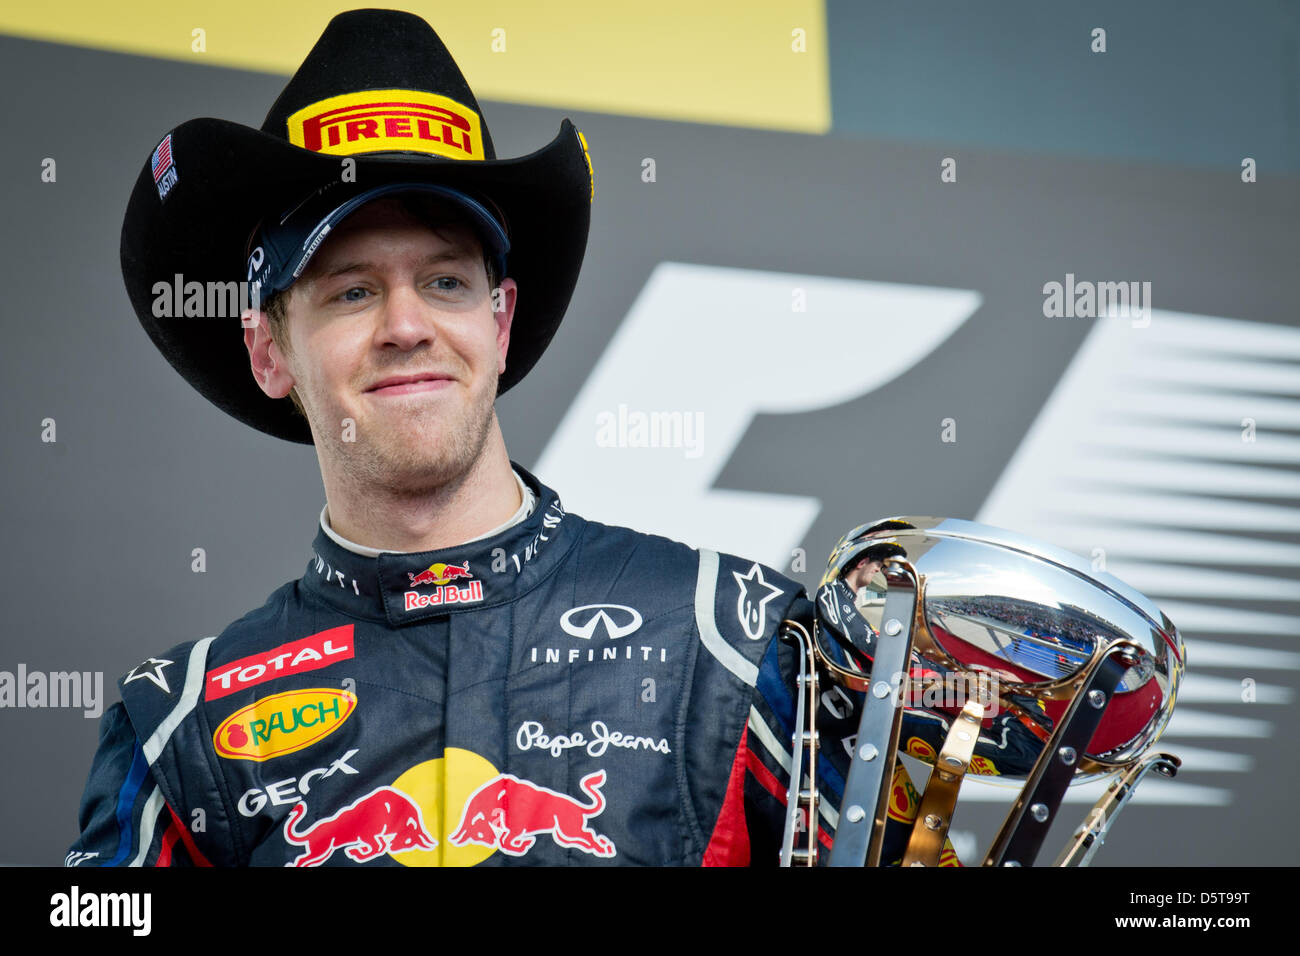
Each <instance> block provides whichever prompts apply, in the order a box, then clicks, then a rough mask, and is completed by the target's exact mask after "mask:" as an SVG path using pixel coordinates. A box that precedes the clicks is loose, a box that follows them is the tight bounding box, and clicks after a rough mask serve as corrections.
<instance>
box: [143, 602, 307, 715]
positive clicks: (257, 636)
mask: <svg viewBox="0 0 1300 956" xmlns="http://www.w3.org/2000/svg"><path fill="white" fill-rule="evenodd" d="M296 587H297V582H296V581H289V582H287V583H285V584H283V585H281V586H280V587H278V588H276V590H275V591H273V592H272V593H271V595H270V596H269V597H268V598H267V599H266V601H265V602H263V604H262V605H261V606H260V607H257V608H254V609H253V610H250V611H248V612H247V613H246V614H243V615H242V616H240V617H239V618H238V619H236V620H234V621H232V622H231V623H230V624H228V625H226V627H225V628H223V629H222V630H221V631H220V632H219V633H217V634H210V635H207V636H202V637H195V638H192V639H190V640H187V641H182V642H181V643H179V644H175V645H173V646H172V647H170V648H168V649H167V650H164V651H161V652H159V653H157V654H153V655H151V656H149V657H147V658H145V659H144V660H143V661H141V662H140V663H138V664H136V665H135V666H134V667H132V668H131V669H130V670H129V671H127V672H126V673H125V674H124V675H123V676H122V678H121V679H120V680H119V681H118V687H119V689H120V691H121V694H122V701H123V703H124V704H125V705H126V708H127V711H128V713H130V715H131V717H132V721H133V722H135V723H137V725H139V724H140V723H141V722H143V723H145V724H151V723H154V722H155V720H154V718H155V717H158V719H162V717H164V716H165V715H166V714H168V713H170V712H172V711H174V710H175V709H176V708H177V706H178V705H185V706H186V707H192V706H193V704H194V703H195V702H196V701H198V700H199V699H202V698H203V696H204V684H205V680H206V678H207V675H208V674H209V672H210V671H211V669H212V668H213V667H214V666H217V665H220V664H221V663H224V662H228V661H233V660H237V659H239V658H240V657H242V656H245V655H248V654H254V653H257V652H258V651H260V650H265V649H266V648H267V647H269V646H270V645H271V644H273V643H275V642H276V641H277V640H280V641H283V640H284V630H283V623H282V622H283V619H284V615H285V610H286V607H287V605H288V604H289V603H290V601H291V600H292V599H293V595H294V593H295V588H296ZM159 715H161V716H159Z"/></svg>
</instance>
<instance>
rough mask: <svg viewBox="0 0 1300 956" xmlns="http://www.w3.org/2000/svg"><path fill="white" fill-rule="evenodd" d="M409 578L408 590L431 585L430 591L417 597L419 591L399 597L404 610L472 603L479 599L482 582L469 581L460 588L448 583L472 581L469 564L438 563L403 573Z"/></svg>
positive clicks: (481, 598) (481, 596)
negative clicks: (460, 579)
mask: <svg viewBox="0 0 1300 956" xmlns="http://www.w3.org/2000/svg"><path fill="white" fill-rule="evenodd" d="M406 576H407V577H408V578H410V579H411V587H413V588H415V587H420V586H421V585H433V591H432V592H430V593H428V594H421V593H420V592H419V591H407V592H406V593H404V594H403V595H402V597H403V607H404V609H405V610H407V611H415V610H418V609H419V608H424V607H434V606H437V605H440V604H473V603H475V602H477V601H481V600H483V582H482V581H474V580H470V581H469V582H468V583H467V584H465V585H464V586H458V585H455V584H452V583H451V582H452V581H455V580H456V579H457V578H467V579H468V578H473V575H472V574H471V573H470V570H469V562H468V561H466V562H465V563H464V564H443V563H442V562H441V561H439V562H437V563H435V564H431V565H429V566H428V567H427V568H425V569H424V570H423V571H421V572H420V573H419V574H412V573H411V572H410V571H407V572H406Z"/></svg>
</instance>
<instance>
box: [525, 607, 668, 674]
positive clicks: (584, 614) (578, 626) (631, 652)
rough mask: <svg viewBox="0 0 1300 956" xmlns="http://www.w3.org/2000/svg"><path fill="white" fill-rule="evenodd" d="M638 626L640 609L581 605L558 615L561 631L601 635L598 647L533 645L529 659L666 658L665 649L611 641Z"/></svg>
mask: <svg viewBox="0 0 1300 956" xmlns="http://www.w3.org/2000/svg"><path fill="white" fill-rule="evenodd" d="M640 628H641V612H640V611H638V610H637V609H636V608H634V607H628V606H627V605H626V604H584V605H582V606H581V607H571V608H569V609H568V610H567V611H565V612H564V613H563V614H561V615H560V630H562V631H564V633H565V634H568V635H570V636H571V637H576V638H579V639H581V640H584V641H588V642H590V641H592V640H593V639H594V638H599V637H603V638H605V640H606V641H608V642H609V643H606V644H604V646H601V647H595V646H591V647H586V648H583V647H534V648H532V649H531V650H530V651H529V658H528V659H529V661H531V662H532V663H534V664H561V663H568V664H576V663H577V662H578V661H583V660H585V661H597V660H600V661H616V660H627V661H631V660H638V661H650V660H656V659H657V660H659V661H660V662H661V663H662V662H666V661H667V660H668V649H667V648H664V647H652V646H650V645H647V644H641V645H637V646H633V645H632V644H631V643H614V642H616V641H620V639H621V638H624V637H627V636H628V635H629V634H634V633H636V632H637V631H638V630H640Z"/></svg>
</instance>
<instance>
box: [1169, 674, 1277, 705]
mask: <svg viewBox="0 0 1300 956" xmlns="http://www.w3.org/2000/svg"><path fill="white" fill-rule="evenodd" d="M1243 692H1244V688H1243V687H1242V684H1241V681H1240V680H1236V679H1233V678H1231V677H1207V676H1205V675H1204V674H1188V675H1186V676H1185V677H1184V678H1183V683H1182V686H1181V687H1179V689H1178V703H1179V704H1180V705H1182V704H1207V703H1213V704H1244V703H1249V701H1244V700H1242V694H1243ZM1251 692H1252V693H1253V694H1254V701H1253V703H1257V704H1289V703H1291V699H1292V697H1294V696H1295V695H1294V693H1293V692H1292V690H1291V688H1290V687H1278V686H1277V685H1275V684H1260V683H1255V684H1254V685H1253V686H1252V687H1251Z"/></svg>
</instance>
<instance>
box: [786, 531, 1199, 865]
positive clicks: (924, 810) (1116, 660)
mask: <svg viewBox="0 0 1300 956" xmlns="http://www.w3.org/2000/svg"><path fill="white" fill-rule="evenodd" d="M816 604H817V617H816V620H815V622H814V623H813V627H812V632H811V633H809V631H808V628H807V627H806V626H805V624H801V623H799V622H795V621H787V622H786V626H785V629H784V632H783V633H784V635H785V637H786V639H787V640H789V641H791V642H792V643H794V644H795V645H797V647H798V648H799V651H800V653H799V659H800V677H799V681H800V693H799V695H798V697H797V702H798V705H797V710H798V713H797V727H796V731H795V734H794V741H793V743H794V755H795V757H796V759H795V760H794V761H793V762H792V769H793V772H792V774H791V786H790V790H789V793H788V795H787V809H788V811H789V818H788V825H787V827H786V834H785V843H784V847H783V850H782V862H783V863H785V864H786V865H811V864H814V863H816V862H817V856H818V852H819V851H818V849H817V846H816V841H815V840H807V839H806V838H805V840H804V841H803V842H805V843H806V844H807V845H806V846H796V845H795V844H796V842H797V839H796V837H797V836H798V833H799V831H801V830H802V829H803V828H801V827H800V826H798V825H797V820H796V818H797V817H798V816H799V815H800V814H802V813H807V814H808V816H807V817H806V819H809V820H812V819H816V810H817V802H818V800H819V799H820V795H819V793H818V790H817V785H816V779H815V773H814V772H813V768H815V767H816V765H817V760H816V747H817V735H816V727H815V719H814V715H815V714H816V710H817V708H816V705H817V701H818V694H819V682H821V681H825V680H828V679H829V680H830V681H832V682H833V683H835V684H838V685H840V686H841V687H844V688H846V689H848V690H852V691H858V692H861V693H862V694H864V695H865V698H864V701H865V703H864V705H863V707H862V715H861V720H860V724H859V727H858V733H857V736H856V738H855V740H854V744H853V752H852V762H851V765H850V768H849V774H848V779H847V781H846V784H845V789H844V795H843V798H842V800H841V805H840V807H839V823H838V826H837V828H836V832H835V840H834V845H833V849H832V851H831V856H830V860H829V862H830V864H831V865H832V866H862V865H868V866H875V865H880V864H881V862H882V860H881V849H882V842H883V838H884V831H885V825H886V820H887V818H888V817H889V815H890V807H889V801H890V798H891V790H892V789H893V786H894V784H895V772H896V770H897V769H898V768H897V764H898V759H897V758H898V753H899V751H900V747H901V749H903V751H904V752H906V753H908V754H910V755H912V756H915V757H917V758H919V759H921V760H924V761H925V762H926V763H928V764H930V765H931V773H930V778H929V781H928V782H927V783H926V785H925V788H924V793H923V795H922V797H921V798H920V805H919V809H916V810H915V815H914V817H912V818H910V824H911V835H910V838H909V839H908V841H907V845H906V851H905V853H904V855H903V857H902V860H901V862H902V864H903V865H905V866H909V865H910V866H936V865H940V864H941V862H947V860H941V858H942V857H944V855H945V848H946V850H947V853H948V854H951V845H950V844H946V837H947V833H948V830H949V827H950V826H951V823H952V819H953V814H954V812H955V811H956V806H957V797H958V794H959V790H960V787H961V784H962V782H963V780H965V779H966V778H967V777H975V778H978V777H980V776H991V775H993V774H996V775H997V776H996V779H997V780H998V781H999V782H1005V781H1007V780H1008V778H1011V779H1014V780H1015V782H1016V784H1017V785H1019V784H1020V781H1021V780H1023V786H1021V788H1020V793H1019V796H1018V798H1017V799H1016V801H1015V803H1014V804H1013V805H1012V807H1011V810H1010V812H1009V813H1008V815H1007V818H1006V820H1005V822H1004V823H1003V824H1002V827H1001V828H1000V830H999V831H998V833H997V835H996V837H995V838H994V840H993V843H992V845H991V846H990V848H989V850H988V852H987V854H986V855H985V857H984V859H983V865H985V866H1031V865H1033V864H1034V861H1035V860H1036V859H1037V856H1038V853H1039V850H1040V848H1041V846H1042V843H1043V841H1044V838H1045V836H1046V834H1047V830H1048V828H1049V827H1050V825H1051V824H1052V822H1053V821H1054V820H1055V818H1056V816H1057V814H1058V811H1059V810H1060V807H1061V802H1062V799H1063V797H1064V795H1065V791H1066V789H1067V788H1068V787H1069V786H1070V785H1071V784H1072V783H1077V782H1081V781H1087V780H1096V779H1099V778H1102V777H1109V778H1110V784H1109V786H1108V788H1107V789H1106V791H1105V793H1104V795H1103V796H1102V798H1101V800H1099V801H1098V803H1097V804H1096V806H1094V807H1093V808H1092V809H1091V810H1090V811H1089V812H1088V814H1087V815H1086V816H1085V818H1084V820H1083V822H1082V823H1081V824H1080V825H1079V826H1078V827H1077V828H1076V829H1075V830H1074V832H1073V835H1072V836H1071V837H1070V839H1069V841H1068V842H1067V844H1066V846H1065V848H1064V849H1063V850H1062V851H1061V853H1060V855H1059V856H1058V857H1057V859H1056V863H1055V865H1057V866H1083V865H1087V863H1088V862H1089V861H1090V860H1091V858H1092V856H1093V854H1094V853H1095V852H1096V851H1097V848H1098V847H1099V846H1100V845H1101V843H1102V841H1103V839H1104V837H1105V835H1106V833H1107V831H1108V830H1109V828H1110V826H1111V824H1112V823H1113V822H1114V820H1115V817H1116V816H1117V815H1118V813H1119V811H1120V810H1121V809H1122V808H1123V807H1124V804H1125V803H1126V802H1127V800H1128V799H1129V798H1130V796H1131V795H1132V793H1133V790H1134V788H1135V787H1136V786H1137V785H1138V784H1139V783H1140V782H1141V780H1142V778H1143V777H1144V776H1145V775H1146V774H1147V773H1148V772H1155V773H1159V774H1162V775H1164V776H1168V777H1172V776H1173V775H1174V774H1175V773H1176V771H1177V768H1178V766H1179V761H1178V758H1177V757H1174V756H1172V755H1170V754H1167V753H1160V752H1153V751H1152V750H1151V748H1152V746H1153V745H1154V744H1155V742H1156V741H1157V739H1158V738H1159V737H1160V734H1161V733H1162V732H1163V730H1164V728H1165V726H1166V725H1167V724H1168V722H1169V718H1170V716H1171V715H1172V713H1173V707H1174V701H1175V699H1176V697H1177V691H1178V684H1179V681H1180V679H1181V677H1182V673H1183V669H1184V667H1185V666H1186V652H1185V649H1184V647H1183V641H1182V638H1181V637H1180V636H1179V634H1178V631H1177V629H1176V628H1175V627H1174V625H1173V624H1172V623H1171V622H1170V620H1169V618H1167V617H1166V616H1165V615H1164V614H1163V613H1162V612H1161V610H1160V609H1159V608H1158V607H1157V606H1156V605H1155V604H1154V603H1153V602H1152V601H1150V600H1149V599H1148V598H1146V597H1145V596H1144V595H1142V594H1141V593H1139V592H1138V591H1136V590H1134V589H1133V588H1131V587H1129V586H1128V585H1126V584H1124V582H1122V581H1120V580H1119V579H1117V578H1115V577H1113V576H1111V575H1109V574H1107V573H1105V572H1104V571H1097V570H1094V569H1093V568H1092V567H1091V566H1090V565H1089V564H1088V562H1086V561H1084V560H1083V559H1082V558H1080V557H1078V556H1077V555H1074V554H1071V553H1069V552H1067V551H1063V550H1060V549H1058V548H1054V547H1051V546H1050V545H1045V544H1042V543H1040V542H1037V541H1034V540H1033V539H1031V538H1027V537H1025V536H1023V535H1020V534H1016V533H1015V532H1011V531H1006V530H1004V529H1001V528H994V527H991V526H989V525H982V524H977V523H975V522H972V521H962V520H958V519H954V518H936V517H914V516H907V517H898V518H890V519H885V520H882V521H877V522H873V523H871V524H867V525H862V526H860V527H858V528H855V529H854V530H853V531H851V532H849V533H848V534H847V535H845V536H844V537H843V538H841V539H840V541H839V543H838V544H837V545H836V547H835V549H834V551H832V553H831V557H830V560H829V562H828V564H827V569H826V574H825V576H824V577H823V578H822V581H821V586H820V587H819V589H818V592H817V596H816ZM905 713H910V714H912V715H913V718H914V719H913V722H916V720H919V719H920V718H925V719H926V720H927V721H929V722H930V725H934V723H935V722H937V725H938V726H939V727H941V728H942V729H943V733H942V734H941V735H940V736H939V738H938V739H937V741H936V743H935V744H930V743H926V742H925V741H922V740H919V739H917V738H915V737H912V738H909V739H908V740H904V741H900V731H901V729H902V726H903V724H904V719H903V718H904V714H905ZM994 718H998V719H1000V726H1001V727H1003V728H1004V729H1005V728H1010V730H1011V732H1012V733H1013V734H1014V735H1015V736H1016V737H1017V738H1018V741H1019V743H1018V745H1017V757H1016V760H1015V761H1013V762H1012V764H1013V765H1012V769H1011V772H1008V771H1007V767H1006V766H1003V767H1000V768H996V769H995V768H994V767H993V766H992V763H991V761H989V760H988V759H986V758H984V757H981V756H980V754H979V753H978V743H977V741H978V740H979V738H980V730H981V729H982V728H987V727H988V726H990V722H991V721H992V720H993V719H994ZM1003 739H1004V743H1005V730H1004V734H1003ZM801 755H802V759H800V758H801ZM805 763H806V766H805ZM894 819H895V820H898V819H899V817H898V816H897V814H895V816H894ZM883 862H891V861H888V860H886V861H883Z"/></svg>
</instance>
